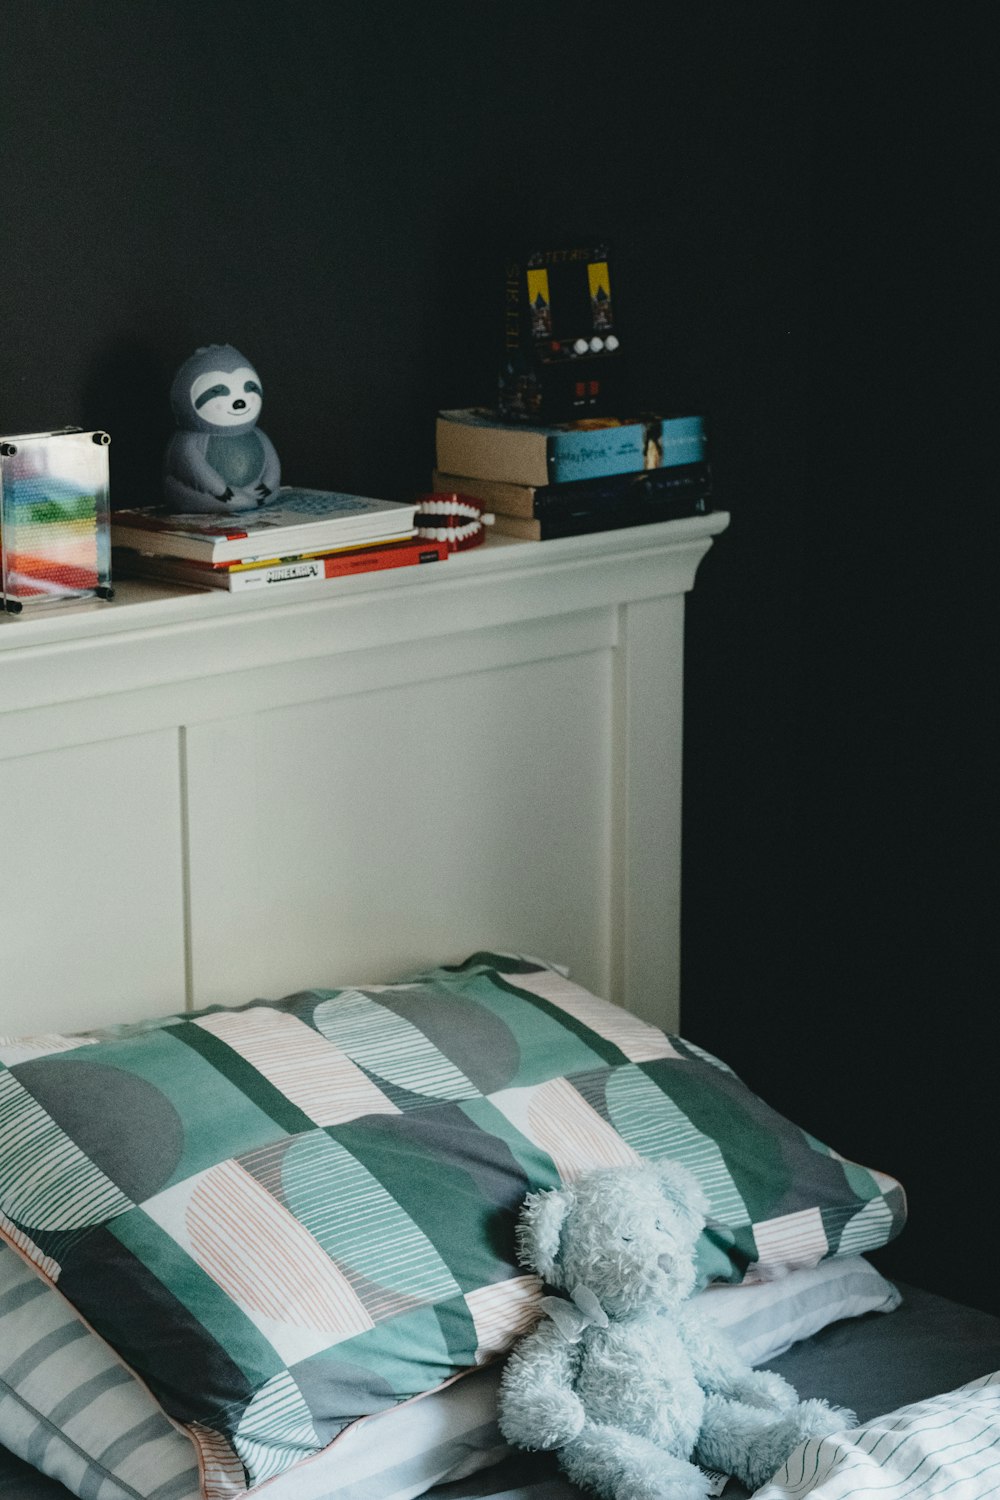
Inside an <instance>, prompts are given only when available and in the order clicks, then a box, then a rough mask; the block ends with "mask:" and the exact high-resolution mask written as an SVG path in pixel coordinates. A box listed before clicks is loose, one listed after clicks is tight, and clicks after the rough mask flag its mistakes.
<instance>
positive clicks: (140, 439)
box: [0, 0, 995, 1302]
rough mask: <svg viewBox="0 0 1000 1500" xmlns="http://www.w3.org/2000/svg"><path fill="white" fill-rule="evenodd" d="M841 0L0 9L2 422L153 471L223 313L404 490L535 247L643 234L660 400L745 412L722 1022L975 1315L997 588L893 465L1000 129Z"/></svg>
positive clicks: (708, 686)
mask: <svg viewBox="0 0 1000 1500" xmlns="http://www.w3.org/2000/svg"><path fill="white" fill-rule="evenodd" d="M817 9H818V8H814V7H810V6H802V5H793V4H788V5H781V4H755V5H745V4H740V3H736V0H732V3H720V0H714V3H713V0H702V3H699V4H697V5H690V4H688V5H682V4H677V3H673V0H666V3H664V0H661V3H655V4H654V3H645V0H632V3H626V4H624V5H622V6H619V7H617V8H615V7H609V6H604V7H588V6H586V5H581V4H579V3H578V0H550V3H544V0H535V3H531V4H529V3H524V0H507V3H505V4H502V5H501V4H492V3H481V4H478V5H476V4H470V3H469V0H461V3H457V0H430V3H428V4H426V5H420V6H417V5H415V4H406V3H403V0H391V3H389V0H367V3H364V4H360V3H354V0H336V3H334V0H328V3H323V0H299V3H296V0H291V3H287V4H284V5H281V6H278V5H273V4H269V3H265V0H244V3H242V4H240V5H234V4H223V3H221V0H200V3H199V4H193V3H173V4H162V3H156V4H154V3H152V0H90V3H87V4H84V3H79V4H73V3H64V0H7V3H6V4H5V6H4V8H3V15H2V18H0V34H2V40H3V55H4V58H5V63H4V83H3V88H2V89H0V114H2V128H3V170H4V183H5V188H6V200H5V202H4V205H3V214H2V222H0V233H2V236H3V239H2V246H3V259H2V274H3V294H4V296H3V310H4V313H3V324H2V330H0V428H2V429H3V430H5V431H17V430H32V429H38V428H43V427H46V426H50V425H57V424H62V423H67V422H78V423H80V424H82V425H84V426H90V425H95V426H96V425H100V426H104V427H107V428H108V429H109V430H110V431H111V433H112V436H113V447H112V482H113V499H114V501H115V502H116V503H117V504H122V503H135V502H138V501H142V500H146V499H148V498H150V496H151V495H152V494H153V493H154V492H155V486H156V476H157V472H158V468H159V461H160V453H161V451H162V446H163V443H164V441H165V439H166V437H167V435H168V433H169V430H170V421H169V416H168V412H167V403H166V391H167V387H168V385H169V381H170V377H171V374H172V372H173V369H174V368H175V366H176V365H177V363H179V361H180V360H181V359H183V358H184V357H185V356H186V355H187V354H188V353H189V352H191V350H192V349H193V348H194V347H195V346H196V345H198V344H201V343H204V342H211V341H216V340H227V341H232V342H233V343H235V344H237V345H238V346H239V347H240V348H241V349H243V351H244V352H245V353H246V354H247V355H248V356H249V357H250V358H251V359H253V360H254V361H255V362H256V364H257V366H258V368H259V369H260V371H261V373H262V376H263V380H264V385H265V407H264V416H263V419H262V426H263V427H264V429H265V430H266V431H267V432H268V434H269V435H270V437H271V438H272V439H273V441H274V443H275V445H276V447H277V448H278V451H279V453H280V454H281V457H282V460H283V464H284V470H285V477H286V478H290V479H292V480H294V481H296V482H298V483H303V484H316V485H325V486H329V487H331V488H344V489H351V490H358V491H361V492H368V493H382V494H386V495H390V496H401V495H405V494H412V493H413V492H415V491H417V490H419V489H421V488H423V487H425V486H426V484H427V483H428V480H429V475H430V469H431V465H432V461H433V418H434V414H435V411H436V410H437V409H438V408H439V407H441V406H447V405H465V404H471V403H473V402H478V401H489V400H490V398H491V395H492V386H493V374H494V363H495V351H494V346H493V342H492V341H493V337H494V328H495V323H494V310H495V307H496V296H497V291H496V289H497V286H498V280H499V275H500V267H501V264H502V253H503V249H504V246H505V245H506V244H507V243H509V242H510V241H511V240H517V241H521V240H524V239H531V238H546V239H553V240H555V239H559V238H562V237H566V236H570V235H578V234H590V233H594V232H597V233H600V234H607V235H608V236H609V237H610V238H611V240H612V242H613V245H614V248H615V252H616V257H617V261H616V267H615V272H614V274H615V291H616V297H617V299H618V302H619V307H620V310H621V312H622V315H623V318H624V328H623V337H624V336H625V335H626V334H627V338H628V343H629V346H630V348H631V350H632V360H633V363H632V373H633V378H634V384H635V388H636V391H637V394H638V396H639V398H640V399H641V400H642V401H643V402H644V404H648V405H657V404H660V405H663V406H666V407H668V408H671V409H689V410H701V411H704V412H706V413H707V414H708V416H709V418H710V420H711V423H712V433H713V459H714V465H715V474H716V481H717V489H718V499H719V503H720V505H723V506H725V507H726V508H728V509H730V510H731V512H732V515H733V523H732V526H731V528H730V531H729V532H728V533H727V534H726V535H725V536H724V537H723V538H721V539H720V540H719V542H718V543H717V544H716V546H715V547H714V549H713V551H712V553H711V554H710V556H709V558H708V559H707V561H706V562H705V564H704V565H703V568H702V572H701V576H700V578H699V581H698V586H697V588H696V590H695V592H694V594H693V595H692V596H691V600H690V612H689V628H688V641H689V644H688V669H689V676H688V682H689V688H688V703H687V755H686V766H685V780H686V804H685V914H684V945H685V946H684V983H685V990H684V994H685V1020H684V1027H685V1030H686V1031H687V1033H688V1034H689V1035H690V1036H691V1037H692V1038H693V1039H695V1040H698V1041H700V1042H702V1043H703V1045H706V1046H710V1047H712V1048H714V1049H715V1050H717V1051H719V1052H721V1053H722V1055H723V1056H725V1057H727V1058H728V1060H729V1061H730V1062H731V1063H732V1064H733V1065H734V1066H735V1067H737V1069H738V1070H739V1071H741V1072H742V1073H743V1074H744V1076H745V1077H747V1079H748V1081H749V1082H751V1083H752V1084H753V1085H754V1086H755V1087H757V1088H758V1089H759V1090H760V1091H761V1092H762V1093H764V1094H765V1095H766V1097H768V1098H769V1099H770V1100H771V1101H772V1102H773V1103H774V1104H776V1105H777V1106H778V1107H779V1108H782V1109H784V1110H785V1112H786V1113H789V1114H791V1115H792V1116H793V1117H794V1118H796V1119H798V1120H799V1121H800V1122H801V1123H802V1124H804V1125H806V1126H807V1127H809V1128H810V1129H812V1130H813V1131H814V1132H816V1133H817V1134H819V1135H822V1136H824V1137H825V1138H826V1139H828V1140H830V1141H831V1142H832V1143H833V1144H834V1145H836V1146H837V1147H838V1148H839V1149H841V1150H842V1151H844V1152H846V1153H848V1154H853V1155H856V1156H857V1157H859V1158H860V1159H861V1160H863V1161H866V1162H869V1163H872V1164H874V1165H879V1166H881V1167H883V1168H885V1169H886V1170H887V1171H891V1172H894V1173H896V1174H898V1175H899V1176H901V1177H902V1178H903V1179H904V1180H905V1181H906V1183H907V1185H908V1187H909V1188H910V1194H911V1215H912V1218H911V1225H910V1227H909V1228H908V1229H907V1231H906V1233H905V1234H904V1236H903V1237H902V1239H901V1241H900V1242H899V1246H898V1250H897V1251H896V1252H893V1253H894V1254H895V1256H896V1259H893V1258H892V1256H890V1261H889V1263H890V1266H891V1268H894V1269H898V1271H899V1273H900V1274H904V1275H908V1276H910V1278H911V1279H912V1280H916V1281H923V1282H924V1283H925V1284H927V1285H931V1286H936V1287H938V1288H939V1289H942V1290H946V1291H958V1292H959V1293H960V1294H961V1295H963V1296H964V1297H965V1298H966V1299H967V1300H970V1301H979V1302H982V1301H983V1300H984V1299H987V1298H989V1297H991V1296H995V1294H994V1293H993V1292H992V1291H990V1290H989V1289H988V1288H985V1287H984V1286H983V1285H982V1284H981V1278H979V1277H978V1276H977V1275H973V1273H972V1271H971V1270H969V1271H966V1270H964V1269H963V1268H964V1266H965V1265H966V1257H965V1251H964V1249H963V1247H962V1244H961V1243H960V1240H959V1237H958V1236H957V1235H956V1233H955V1230H954V1223H955V1218H956V1215H958V1214H960V1213H961V1204H962V1203H963V1202H965V1201H967V1200H968V1199H969V1197H970V1196H971V1195H972V1194H973V1192H974V1190H975V1181H976V1177H975V1172H974V1170H973V1168H972V1166H971V1165H970V1162H971V1161H972V1160H974V1159H975V1158H976V1156H977V1154H978V1153H977V1140H978V1139H979V1134H980V1133H981V1132H982V1131H983V1128H984V1120H985V1115H984V1113H983V1110H984V1106H983V1105H982V1104H981V1103H980V1102H979V1101H977V1099H976V1091H977V1090H978V1089H980V1088H982V1087H984V1086H985V1083H986V1081H987V1076H988V1075H987V1072H986V1071H984V1069H985V1064H984V1063H983V1055H984V1052H985V1043H986V1040H987V1037H986V1036H985V1035H984V1034H983V1033H977V1032H975V1031H974V1030H972V1029H971V1028H972V1027H973V1016H974V1008H973V1005H972V1001H973V998H974V995H973V989H974V985H973V979H972V976H973V968H972V965H971V962H970V959H969V949H970V946H972V947H974V941H975V936H976V934H975V933H973V932H972V931H971V930H970V922H971V920H972V919H971V916H970V910H971V899H970V898H971V895H972V893H973V892H974V890H975V889H976V882H975V880H974V878H973V872H972V861H971V856H970V855H969V854H968V852H967V846H966V844H965V841H964V837H962V836H961V835H962V834H963V832H964V825H963V822H962V820H963V817H964V816H965V814H966V812H967V804H966V802H965V800H964V794H963V793H962V791H961V790H956V781H959V782H962V781H963V778H965V784H966V785H967V784H968V782H969V781H970V780H972V779H973V778H974V775H975V772H974V769H973V765H972V762H971V761H970V758H969V757H970V755H971V753H972V752H971V750H970V749H969V745H968V743H967V742H968V739H969V732H968V725H969V710H968V704H967V701H966V699H965V697H964V695H963V693H962V691H961V688H960V686H959V684H960V682H961V677H960V674H956V672H955V670H954V666H953V665H952V666H951V668H950V670H949V667H948V666H947V665H946V663H952V664H953V659H954V654H955V653H954V651H953V650H952V649H951V647H952V646H953V645H957V644H959V643H961V642H962V641H963V640H964V639H965V631H966V630H967V629H968V622H967V618H966V615H967V607H968V595H967V594H965V593H963V588H964V573H963V572H962V570H961V568H960V563H959V555H958V552H957V550H956V544H955V541H954V540H953V538H954V535H955V534H956V533H953V532H952V533H948V532H947V528H944V527H942V526H941V524H940V517H941V510H940V497H934V496H928V495H927V494H926V493H925V490H924V488H921V487H919V486H917V485H916V484H915V483H914V481H913V478H912V477H911V476H910V474H909V472H908V471H907V469H906V465H905V464H904V463H903V462H902V456H901V450H902V453H905V454H907V455H909V456H910V457H911V458H912V456H913V449H914V448H916V449H917V451H918V453H919V454H920V457H921V459H922V460H924V467H926V458H927V452H926V450H927V449H928V447H929V446H930V447H931V448H933V447H934V442H933V440H932V439H930V438H929V437H928V430H927V427H926V426H925V424H924V423H922V421H921V420H920V418H919V417H918V415H917V410H916V409H915V408H914V407H913V405H912V403H911V400H910V397H911V396H912V389H911V386H912V381H913V369H914V363H915V350H914V344H917V345H918V346H919V349H920V352H922V353H923V354H924V355H925V356H926V355H927V354H928V352H929V350H928V337H929V338H930V341H931V343H932V344H933V345H934V348H936V349H942V350H943V348H944V342H945V341H944V340H943V339H941V338H935V335H934V330H935V329H936V328H938V327H940V326H942V325H941V324H940V323H939V321H938V320H939V319H942V318H944V320H945V321H947V319H948V314H947V313H944V312H943V311H942V287H941V279H940V277H939V276H937V275H935V274H934V270H933V266H932V262H934V260H935V256H936V252H937V250H938V248H939V246H940V244H941V241H940V239H938V238H935V237H934V236H933V235H931V234H929V233H928V229H927V219H926V216H921V213H920V211H919V210H920V206H921V204H920V185H921V184H922V183H924V182H929V180H930V177H931V175H932V171H933V168H935V167H936V169H937V177H938V178H939V179H940V182H939V183H936V188H935V190H936V191H938V190H940V188H941V187H943V186H944V184H945V180H946V179H947V172H946V170H945V168H946V166H947V162H946V160H945V159H944V158H943V157H942V155H941V152H942V150H944V149H945V148H943V147H942V146H941V143H940V142H941V138H942V137H943V138H944V139H945V140H952V141H954V139H955V132H956V131H957V132H958V133H959V135H960V136H961V137H962V139H963V141H964V142H965V143H966V144H968V138H969V137H970V134H971V133H972V132H971V127H970V125H969V124H968V123H966V124H965V125H963V121H964V120H966V119H967V117H966V114H965V113H964V99H963V95H962V92H961V89H960V87H959V79H958V73H959V67H958V59H956V60H955V63H954V66H953V73H954V76H952V77H950V78H949V79H948V80H946V87H947V89H948V90H950V91H949V92H946V94H945V95H944V98H945V101H946V103H942V94H941V83H940V66H938V75H939V76H938V83H937V86H936V89H932V90H930V91H928V89H927V88H926V87H924V86H923V85H924V84H926V83H928V82H930V78H929V76H928V77H926V78H925V77H923V76H922V75H920V73H919V67H917V70H916V73H915V72H914V66H915V65H913V66H911V64H913V59H914V58H916V59H917V61H918V63H919V65H920V66H921V67H924V68H925V69H929V63H930V59H931V58H932V57H933V58H934V59H935V62H938V60H939V59H940V57H941V45H940V39H938V38H936V37H929V36H924V35H920V36H915V35H914V34H912V32H911V33H908V34H907V33H904V34H903V35H902V36H900V35H898V34H897V27H896V19H897V18H899V17H902V16H904V14H905V8H899V9H897V8H896V7H893V6H886V7H878V8H874V10H875V15H874V16H872V15H871V14H870V13H869V12H870V11H871V10H872V9H873V8H865V13H864V14H865V22H864V30H863V35H860V34H859V30H858V26H857V25H856V24H855V23H854V22H853V21H852V20H851V9H852V8H851V7H847V8H846V11H847V14H846V17H844V16H843V15H842V13H841V10H840V8H838V13H837V17H836V19H835V18H834V17H833V16H832V14H831V15H829V16H824V17H823V19H822V21H820V20H818V19H817V17H816V15H814V14H813V12H814V10H817ZM857 14H858V16H860V15H861V12H860V11H858V13H857ZM974 56H975V49H974V48H971V49H970V58H971V59H973V60H974ZM946 62H947V54H946ZM961 64H962V70H963V71H964V70H965V64H966V57H965V54H964V53H963V55H962V58H961ZM951 113H953V114H954V118H951V117H950V115H951ZM945 116H948V118H945ZM963 131H964V135H963ZM928 158H929V159H930V161H929V163H928V167H927V175H926V177H925V176H924V168H923V163H924V161H925V160H926V159H928ZM955 177H956V180H961V179H960V174H955ZM942 213H943V215H944V217H945V219H946V220H948V221H954V220H955V219H956V218H958V219H959V221H960V222H962V221H963V217H965V216H967V205H965V204H962V203H960V202H959V201H958V189H957V188H956V186H955V185H954V182H953V183H952V185H951V187H950V189H949V190H948V191H947V192H946V195H945V198H944V200H943V201H942V200H941V199H938V200H937V202H936V203H935V207H934V216H935V221H936V222H938V228H939V232H940V223H939V220H940V216H941V214H942ZM901 216H902V218H903V220H904V222H905V224H906V229H905V232H901V231H900V228H899V224H900V218H901ZM945 301H946V302H947V303H948V307H949V310H950V311H951V310H957V308H958V307H959V305H960V303H961V297H960V295H959V292H958V289H957V288H955V287H952V288H951V297H950V302H949V301H948V298H947V297H946V298H945ZM928 330H930V334H929V335H928ZM932 362H933V361H932ZM948 368H949V370H950V373H951V376H952V378H953V380H954V378H955V377H956V376H957V373H958V371H957V362H956V361H954V360H952V361H951V362H950V364H949V366H948ZM937 373H938V375H939V376H940V370H938V372H937ZM948 393H949V399H948V401H947V402H945V404H944V406H941V405H940V403H939V404H938V408H937V415H936V422H937V430H938V431H939V432H941V431H944V432H947V430H948V429H949V427H950V425H951V424H953V423H954V422H955V421H956V420H957V419H958V412H957V410H956V404H955V395H954V385H952V386H950V387H948ZM876 430H877V432H878V440H877V441H875V442H873V441H872V440H871V438H872V433H873V431H876ZM945 444H947V445H948V446H949V447H952V446H954V445H953V444H950V443H947V439H942V446H945ZM845 458H846V459H847V462H845ZM904 473H905V478H904ZM568 957H569V958H570V959H571V955H568ZM991 1076H992V1064H991V1065H990V1069H989V1077H991Z"/></svg>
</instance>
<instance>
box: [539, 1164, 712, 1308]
mask: <svg viewBox="0 0 1000 1500" xmlns="http://www.w3.org/2000/svg"><path fill="white" fill-rule="evenodd" d="M707 1212H708V1200H707V1199H706V1197H705V1195H704V1193H703V1192H702V1189H701V1187H700V1186H699V1184H698V1182H697V1181H696V1180H695V1178H694V1177H693V1176H692V1175H691V1173H690V1172H689V1171H687V1169H686V1168H685V1167H682V1166H680V1165H679V1164H678V1163H677V1162H669V1161H664V1162H657V1163H654V1162H640V1163H639V1164H637V1165H635V1166H629V1167H600V1168H597V1169H596V1170H594V1171H592V1172H588V1173H586V1174H584V1175H583V1176H582V1177H580V1178H578V1179H577V1181H575V1182H574V1183H573V1184H572V1185H571V1186H568V1187H564V1188H550V1189H546V1190H543V1191H541V1192H538V1193H530V1194H529V1195H528V1197H527V1198H526V1199H525V1202H524V1206H523V1208H522V1210H521V1216H520V1219H519V1222H518V1227H517V1249H518V1258H519V1260H520V1262H521V1264H522V1265H524V1266H526V1267H527V1268H528V1269H529V1270H533V1271H535V1272H537V1274H538V1275H539V1276H541V1278H542V1279H543V1281H546V1282H548V1284H549V1285H550V1286H553V1287H559V1288H563V1289H565V1290H566V1291H568V1292H569V1293H570V1295H571V1296H572V1295H574V1293H575V1292H576V1291H577V1289H578V1288H580V1287H584V1288H586V1289H587V1290H589V1291H590V1292H591V1293H593V1295H594V1296H595V1297H596V1298H597V1300H598V1302H599V1303H600V1304H601V1307H602V1308H603V1309H604V1312H605V1313H606V1314H607V1315H608V1316H609V1317H612V1318H623V1317H629V1316H631V1315H632V1314H634V1313H636V1312H639V1311H647V1310H648V1311H652V1310H653V1309H655V1308H661V1307H662V1308H670V1307H673V1306H676V1305H677V1304H678V1303H680V1302H682V1301H684V1300H685V1299H686V1298H687V1297H689V1296H690V1295H691V1293H692V1292H693V1291H694V1288H695V1281H696V1270H695V1246H696V1245H697V1243H698V1236H699V1235H700V1234H701V1231H702V1229H703V1228H704V1225H705V1216H706V1214H707Z"/></svg>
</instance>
